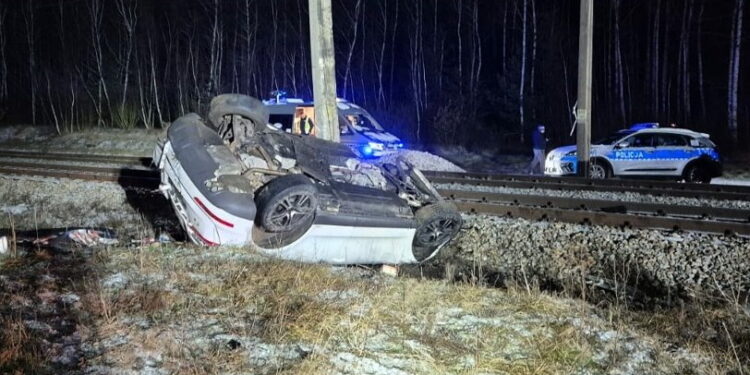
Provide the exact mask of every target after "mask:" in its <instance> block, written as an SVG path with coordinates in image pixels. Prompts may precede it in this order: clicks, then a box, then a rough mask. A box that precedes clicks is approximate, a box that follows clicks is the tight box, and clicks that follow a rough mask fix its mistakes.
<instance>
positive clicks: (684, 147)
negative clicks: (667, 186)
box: [653, 133, 694, 176]
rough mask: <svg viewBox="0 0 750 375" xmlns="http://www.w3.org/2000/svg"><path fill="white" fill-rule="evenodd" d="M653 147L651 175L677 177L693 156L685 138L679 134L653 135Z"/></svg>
mask: <svg viewBox="0 0 750 375" xmlns="http://www.w3.org/2000/svg"><path fill="white" fill-rule="evenodd" d="M654 145H655V146H656V151H655V153H654V155H653V158H654V164H655V165H654V168H653V174H657V175H660V176H679V175H680V174H682V170H683V168H685V165H686V164H687V163H688V162H689V161H690V159H692V158H693V156H694V155H693V154H694V151H693V149H692V148H691V147H689V143H688V139H687V137H685V136H684V135H681V134H672V133H662V134H655V137H654Z"/></svg>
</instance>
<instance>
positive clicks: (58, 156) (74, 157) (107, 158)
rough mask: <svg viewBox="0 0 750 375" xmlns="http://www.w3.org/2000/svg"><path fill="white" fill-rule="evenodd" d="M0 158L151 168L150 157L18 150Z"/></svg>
mask: <svg viewBox="0 0 750 375" xmlns="http://www.w3.org/2000/svg"><path fill="white" fill-rule="evenodd" d="M0 158H13V159H36V160H54V161H75V162H91V163H102V164H106V163H109V164H126V165H142V166H150V165H151V158H150V157H140V156H129V155H101V154H72V153H66V152H33V151H18V150H2V151H0Z"/></svg>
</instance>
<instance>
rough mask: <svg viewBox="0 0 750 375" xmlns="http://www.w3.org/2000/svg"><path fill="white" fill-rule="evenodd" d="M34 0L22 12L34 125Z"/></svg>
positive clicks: (34, 123) (33, 121)
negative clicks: (27, 48) (27, 50)
mask: <svg viewBox="0 0 750 375" xmlns="http://www.w3.org/2000/svg"><path fill="white" fill-rule="evenodd" d="M34 4H35V3H34V1H33V0H29V1H28V2H27V3H26V5H27V8H26V12H24V14H23V19H24V24H25V25H26V44H27V45H28V47H29V60H28V61H29V85H30V86H31V123H32V125H36V47H35V46H34V39H35V36H34V13H35V11H34V8H35V6H34Z"/></svg>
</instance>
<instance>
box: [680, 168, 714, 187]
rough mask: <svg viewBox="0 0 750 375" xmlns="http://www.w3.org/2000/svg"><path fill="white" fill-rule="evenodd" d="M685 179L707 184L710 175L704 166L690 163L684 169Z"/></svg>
mask: <svg viewBox="0 0 750 375" xmlns="http://www.w3.org/2000/svg"><path fill="white" fill-rule="evenodd" d="M684 176H685V181H686V182H689V183H693V184H708V183H710V182H711V176H710V175H709V174H708V171H706V169H705V168H703V167H701V166H700V165H696V164H693V165H690V166H688V167H687V169H685V173H684Z"/></svg>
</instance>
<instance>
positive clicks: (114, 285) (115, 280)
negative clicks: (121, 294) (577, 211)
mask: <svg viewBox="0 0 750 375" xmlns="http://www.w3.org/2000/svg"><path fill="white" fill-rule="evenodd" d="M129 281H130V280H129V279H128V277H127V276H125V275H124V274H123V273H122V272H118V273H116V274H114V275H112V276H110V277H108V278H106V279H105V280H104V281H102V286H103V287H104V288H105V289H122V288H124V287H125V286H126V285H128V282H129Z"/></svg>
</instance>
